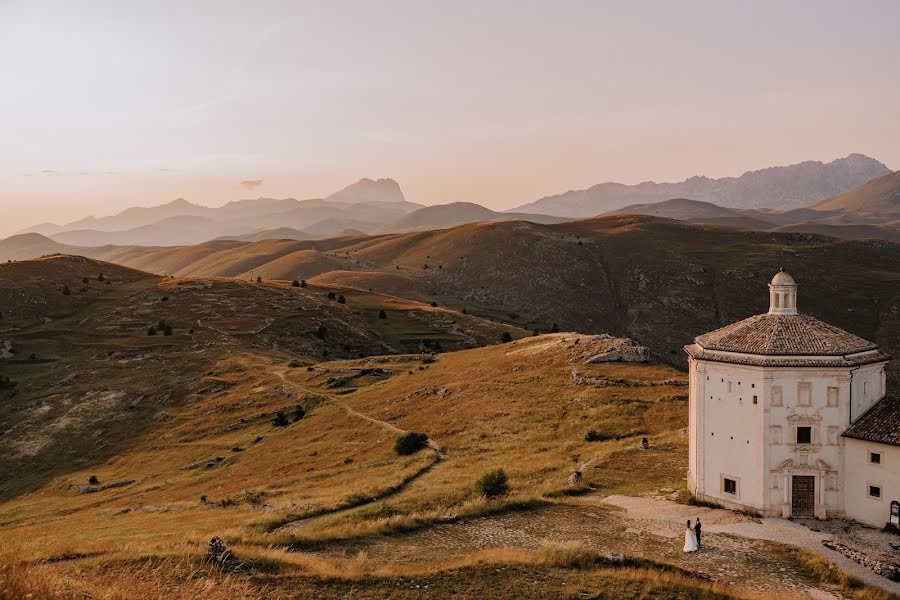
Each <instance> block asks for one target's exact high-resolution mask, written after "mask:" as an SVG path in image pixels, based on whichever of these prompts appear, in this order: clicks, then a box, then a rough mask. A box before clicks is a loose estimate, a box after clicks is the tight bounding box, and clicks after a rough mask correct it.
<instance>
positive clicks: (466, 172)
mask: <svg viewBox="0 0 900 600" xmlns="http://www.w3.org/2000/svg"><path fill="white" fill-rule="evenodd" d="M898 24H900V2H898V1H896V0H863V1H850V0H847V1H845V2H836V1H823V0H809V1H790V2H785V1H783V0H779V1H759V0H756V1H754V2H728V1H724V2H723V1H721V0H710V1H682V2H671V1H662V0H660V1H658V2H649V1H647V2H634V1H627V2H604V1H601V0H595V1H592V2H576V1H564V0H563V1H554V2H550V1H546V2H526V1H521V0H510V1H499V0H496V1H485V0H481V1H459V0H457V1H453V2H436V1H435V2H431V1H422V0H410V1H390V0H386V1H377V2H376V1H371V2H369V1H366V2H363V1H357V2H350V1H347V2H326V1H322V2H301V1H299V0H298V1H291V2H266V1H260V2H249V1H247V2H230V1H223V0H210V1H208V2H200V1H189V0H179V1H171V2H169V1H152V2H148V1H135V2H130V1H124V0H109V1H103V2H101V1H93V0H82V1H79V2H71V1H66V0H60V1H56V2H49V1H48V2H45V1H42V0H21V1H20V0H0V77H2V82H3V84H2V88H0V140H2V143H0V208H2V219H0V235H2V234H9V233H12V232H14V231H16V230H18V229H21V228H22V227H26V226H29V225H33V224H35V223H38V222H42V221H53V222H57V223H65V222H68V221H72V220H75V219H77V218H80V217H83V216H86V215H88V214H94V215H98V216H99V215H104V214H111V213H114V212H118V211H120V210H122V209H124V208H127V207H128V206H135V205H145V206H146V205H152V204H160V203H163V202H168V201H170V200H172V199H174V198H176V197H179V196H181V197H184V198H186V199H188V200H190V201H192V202H196V203H200V204H207V205H210V206H216V205H220V204H223V203H225V202H227V201H230V200H235V199H240V198H253V197H257V196H261V195H264V196H268V197H290V196H292V197H295V198H312V197H321V196H323V195H326V194H328V193H330V192H333V191H335V190H337V189H339V188H340V187H343V186H344V185H347V184H349V183H351V182H353V181H355V180H357V179H359V178H360V177H371V178H377V177H392V178H394V179H396V180H397V181H398V182H399V183H400V185H401V186H402V188H403V190H404V192H405V194H406V196H407V198H408V199H409V200H412V201H415V202H421V203H423V204H437V203H445V202H453V201H471V202H478V203H481V204H485V205H487V206H490V207H492V208H497V209H504V208H509V207H512V206H515V205H518V204H523V203H525V202H529V201H532V200H535V199H537V198H539V197H541V196H544V195H548V194H554V193H558V192H561V191H565V190H567V189H579V188H584V187H588V186H590V185H592V184H595V183H600V182H602V181H620V182H623V183H637V182H640V181H645V180H654V181H675V180H681V179H684V178H686V177H689V176H691V175H698V174H702V175H708V176H711V177H721V176H727V175H735V176H736V175H740V174H741V173H743V172H744V171H747V170H752V169H758V168H763V167H767V166H771V165H777V164H790V163H796V162H800V161H803V160H822V161H830V160H833V159H834V158H837V157H840V156H845V155H847V154H849V153H852V152H861V153H864V154H867V155H869V156H872V157H874V158H877V159H878V160H881V161H882V162H884V163H885V164H887V165H888V166H889V167H890V168H892V169H898V168H900V34H898ZM241 182H244V184H243V185H242V183H241ZM254 184H255V185H254Z"/></svg>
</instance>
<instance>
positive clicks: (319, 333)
mask: <svg viewBox="0 0 900 600" xmlns="http://www.w3.org/2000/svg"><path fill="white" fill-rule="evenodd" d="M327 335H328V328H327V327H325V326H324V325H319V326H318V328H316V337H317V338H319V339H320V340H324V339H325V336H327Z"/></svg>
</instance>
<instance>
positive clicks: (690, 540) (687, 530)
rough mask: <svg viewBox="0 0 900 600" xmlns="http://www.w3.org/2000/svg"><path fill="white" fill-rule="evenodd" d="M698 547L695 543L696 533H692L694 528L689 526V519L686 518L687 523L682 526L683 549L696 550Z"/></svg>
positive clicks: (686, 550)
mask: <svg viewBox="0 0 900 600" xmlns="http://www.w3.org/2000/svg"><path fill="white" fill-rule="evenodd" d="M699 549H700V547H699V546H698V545H697V534H695V533H694V528H693V527H691V520H690V519H688V522H687V525H685V527H684V551H685V552H696V551H697V550H699Z"/></svg>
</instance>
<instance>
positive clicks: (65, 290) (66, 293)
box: [62, 283, 72, 296]
mask: <svg viewBox="0 0 900 600" xmlns="http://www.w3.org/2000/svg"><path fill="white" fill-rule="evenodd" d="M62 293H63V296H69V295H70V294H71V293H72V290H70V289H69V284H68V283H64V284H63V287H62Z"/></svg>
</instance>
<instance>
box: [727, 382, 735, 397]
mask: <svg viewBox="0 0 900 600" xmlns="http://www.w3.org/2000/svg"><path fill="white" fill-rule="evenodd" d="M733 391H734V382H733V381H731V380H730V379H729V380H728V393H729V394H730V393H731V392H733Z"/></svg>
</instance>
